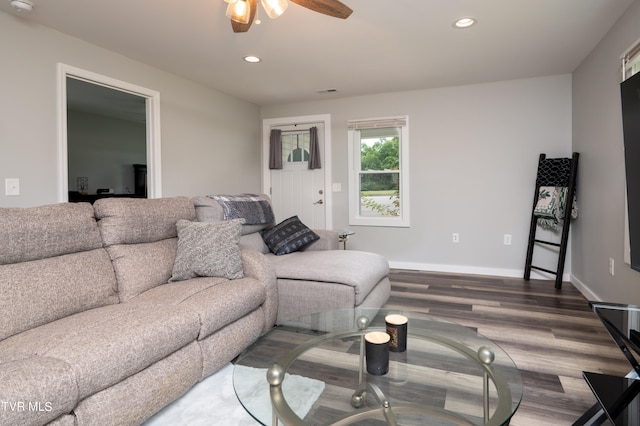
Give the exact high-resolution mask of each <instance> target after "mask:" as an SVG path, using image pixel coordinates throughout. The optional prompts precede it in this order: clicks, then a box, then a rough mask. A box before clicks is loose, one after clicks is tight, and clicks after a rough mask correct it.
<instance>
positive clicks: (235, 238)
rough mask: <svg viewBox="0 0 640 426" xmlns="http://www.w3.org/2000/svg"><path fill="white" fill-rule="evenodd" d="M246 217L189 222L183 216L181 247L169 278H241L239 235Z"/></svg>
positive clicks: (179, 223)
mask: <svg viewBox="0 0 640 426" xmlns="http://www.w3.org/2000/svg"><path fill="white" fill-rule="evenodd" d="M243 223H244V219H233V220H225V221H222V222H190V221H188V220H184V219H181V220H179V221H178V222H177V223H176V227H177V228H178V250H177V253H176V260H175V262H174V264H173V274H172V276H171V279H170V280H169V281H182V280H187V279H189V278H194V277H222V278H229V279H236V278H242V277H243V276H244V271H243V270H242V259H241V257H240V247H239V246H238V243H239V242H240V236H241V231H242V224H243Z"/></svg>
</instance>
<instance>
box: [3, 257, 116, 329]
mask: <svg viewBox="0 0 640 426" xmlns="http://www.w3.org/2000/svg"><path fill="white" fill-rule="evenodd" d="M0 294H1V295H2V297H0V312H2V315H0V340H2V339H4V338H7V337H9V336H12V335H14V334H16V333H19V332H21V331H24V330H28V329H30V328H33V327H37V326H39V325H42V324H46V323H48V322H51V321H54V320H57V319H59V318H63V317H66V316H68V315H72V314H75V313H77V312H82V311H85V310H88V309H91V308H96V307H100V306H104V305H108V304H113V303H118V296H117V294H116V278H115V275H114V273H113V267H112V266H111V261H110V259H109V255H108V254H107V252H106V251H105V250H104V249H95V250H91V251H85V252H79V253H72V254H65V255H62V256H57V257H52V258H47V259H40V260H33V261H30V262H22V263H15V264H9V265H0Z"/></svg>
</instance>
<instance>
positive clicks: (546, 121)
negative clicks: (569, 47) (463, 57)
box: [261, 75, 571, 276]
mask: <svg viewBox="0 0 640 426" xmlns="http://www.w3.org/2000/svg"><path fill="white" fill-rule="evenodd" d="M329 96H330V95H329ZM261 111H262V118H263V119H267V118H280V117H292V116H301V115H307V114H327V113H328V114H331V120H332V122H331V124H332V129H331V132H332V138H333V140H332V161H333V165H332V167H333V182H339V183H341V184H342V188H343V190H342V192H339V193H334V194H333V206H332V208H333V210H332V212H333V220H334V227H335V228H336V229H342V228H346V227H349V226H348V202H347V200H348V198H347V197H348V176H347V173H348V170H347V127H346V124H347V120H349V119H357V118H372V117H384V116H391V115H401V114H407V115H408V116H409V138H410V156H411V164H410V178H411V227H410V228H381V227H367V226H351V227H350V228H351V229H352V230H355V231H356V235H355V236H354V237H352V238H351V239H350V240H349V247H350V248H352V249H362V250H369V251H374V252H378V253H381V254H383V255H384V256H386V257H387V258H388V259H389V260H390V261H391V263H392V265H393V266H396V267H408V268H419V269H430V270H440V271H456V272H471V273H486V274H500V275H512V276H521V275H522V270H523V268H524V261H525V254H526V243H527V238H528V232H529V220H530V217H531V216H530V215H531V208H532V201H533V191H534V185H535V175H536V169H537V163H538V156H539V155H540V153H542V152H544V153H547V154H548V155H549V156H551V157H558V156H568V155H570V154H571V77H570V76H569V75H559V76H550V77H542V78H532V79H525V80H515V81H503V82H498V83H490V84H479V85H472V86H463V87H451V88H443V89H436V90H423V91H411V92H400V93H389V94H381V95H374V96H365V97H354V98H345V99H335V100H331V99H327V100H323V101H317V102H310V103H296V104H289V105H274V106H267V107H263V108H262V110H261ZM453 232H458V233H459V234H460V242H459V243H458V244H454V243H452V242H451V234H452V233H453ZM504 234H512V235H513V244H512V245H511V246H505V245H504V244H503V235H504ZM542 254H544V253H542ZM542 257H543V258H542V259H539V262H538V263H542V264H544V262H545V261H547V260H548V259H549V256H542ZM552 259H553V261H552V263H551V264H550V265H546V264H545V265H546V266H554V263H555V257H554V258H552ZM567 260H568V265H567V270H566V271H570V268H571V266H570V259H567Z"/></svg>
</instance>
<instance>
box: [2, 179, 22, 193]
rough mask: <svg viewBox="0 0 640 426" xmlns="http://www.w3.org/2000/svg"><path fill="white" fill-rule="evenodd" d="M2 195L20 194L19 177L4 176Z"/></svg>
mask: <svg viewBox="0 0 640 426" xmlns="http://www.w3.org/2000/svg"><path fill="white" fill-rule="evenodd" d="M4 195H20V179H18V178H6V179H5V180H4Z"/></svg>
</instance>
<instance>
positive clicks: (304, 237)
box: [262, 216, 320, 256]
mask: <svg viewBox="0 0 640 426" xmlns="http://www.w3.org/2000/svg"><path fill="white" fill-rule="evenodd" d="M319 238H320V236H318V234H316V233H315V232H313V231H312V230H311V229H309V228H308V227H307V226H306V225H305V224H304V223H302V222H300V219H298V216H292V217H290V218H289V219H285V220H283V221H282V222H280V223H279V224H277V225H276V226H274V227H272V228H269V229H267V230H266V231H263V232H262V239H263V240H264V242H265V244H266V245H267V247H269V250H271V252H272V253H275V254H276V255H278V256H280V255H283V254H287V253H293V252H294V251H298V250H300V249H301V248H303V247H304V246H306V245H307V244H310V243H312V242H314V241H315V240H317V239H319Z"/></svg>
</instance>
